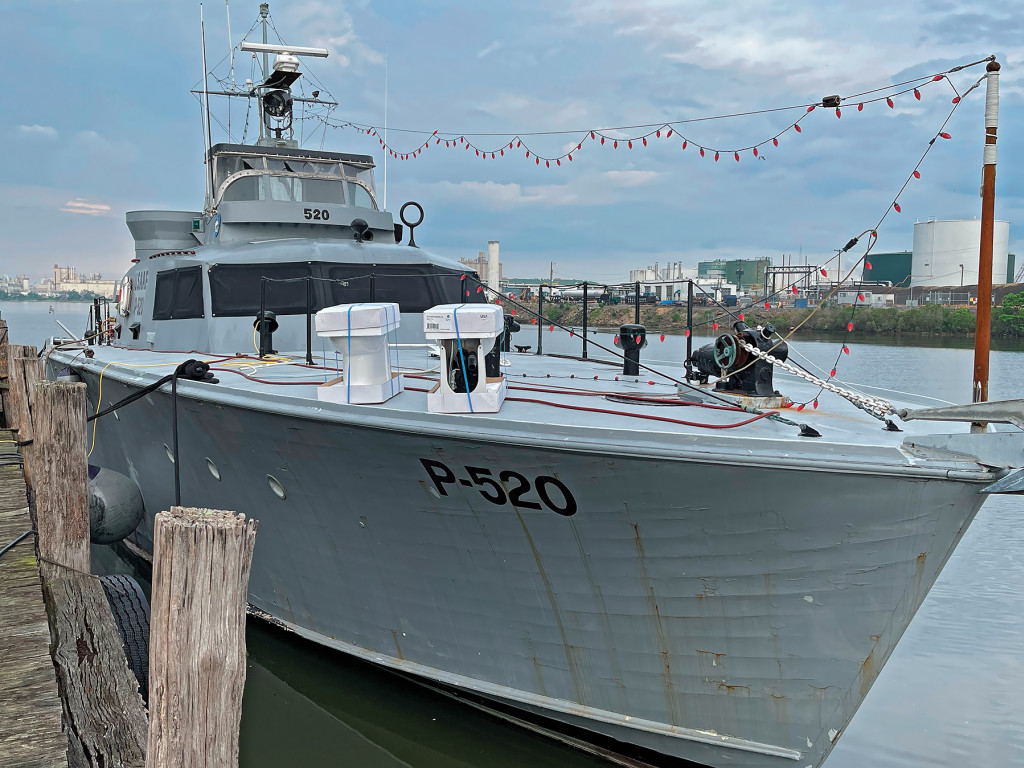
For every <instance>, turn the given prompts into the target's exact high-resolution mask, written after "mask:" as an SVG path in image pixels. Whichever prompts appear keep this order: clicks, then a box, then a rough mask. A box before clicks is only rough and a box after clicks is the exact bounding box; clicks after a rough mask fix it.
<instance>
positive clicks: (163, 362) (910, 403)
mask: <svg viewBox="0 0 1024 768" xmlns="http://www.w3.org/2000/svg"><path fill="white" fill-rule="evenodd" d="M92 349H93V350H94V351H95V358H94V359H93V360H91V361H88V363H87V362H86V361H85V360H84V359H83V356H82V354H81V352H80V351H78V350H60V351H58V352H57V353H55V354H54V356H53V357H54V362H56V360H60V361H61V362H63V363H67V362H68V361H69V359H71V358H73V361H72V365H80V366H82V367H85V366H86V365H88V367H89V368H90V369H91V370H93V371H95V370H96V368H97V367H100V368H102V367H103V366H106V365H107V364H108V363H109V364H110V365H109V367H108V368H106V371H105V376H110V377H112V378H117V379H119V380H121V381H122V382H126V383H127V382H129V381H130V382H131V383H133V384H142V385H144V384H146V383H149V382H151V381H154V380H155V379H157V378H159V377H160V376H164V375H166V374H168V373H170V372H171V371H172V370H173V367H174V366H175V365H177V364H178V363H180V362H181V361H183V360H186V359H189V358H190V357H191V358H196V359H202V360H206V361H209V362H210V364H211V369H212V371H213V373H214V375H215V376H217V378H218V379H219V380H220V383H219V384H217V385H210V384H195V383H193V382H188V381H182V382H181V383H180V384H179V391H181V392H182V393H184V394H185V395H186V396H190V397H196V396H200V397H201V393H203V392H211V394H213V392H212V389H211V386H213V387H215V388H216V389H217V390H218V392H217V394H216V395H213V396H214V397H232V398H233V399H234V397H237V398H238V399H239V400H248V401H249V404H250V406H251V407H256V408H264V407H267V404H268V403H267V401H268V400H275V401H278V402H287V403H288V404H289V405H290V406H291V407H294V408H298V409H300V410H302V409H307V413H310V414H311V415H314V418H326V419H328V420H330V419H331V418H332V415H334V416H336V417H337V418H339V419H342V420H344V418H345V417H346V414H351V415H357V417H358V418H360V419H370V418H376V419H380V420H383V421H390V420H394V422H395V423H396V424H397V423H401V424H402V425H403V426H409V425H411V424H412V423H414V422H420V423H421V426H422V425H423V424H424V423H428V424H432V425H433V426H435V427H439V428H443V427H444V426H452V425H455V424H458V425H459V428H461V429H467V428H470V424H469V422H470V421H471V420H472V421H473V422H474V424H473V428H474V429H483V430H495V431H496V432H500V433H506V432H507V433H509V434H516V435H518V437H519V438H522V437H523V435H524V434H530V433H534V434H537V435H539V434H541V433H545V432H552V431H558V430H559V429H560V428H563V427H564V428H569V429H573V430H576V431H580V430H582V431H583V432H584V433H589V434H591V435H594V436H595V439H601V440H602V441H603V442H604V443H605V444H606V445H614V444H623V443H627V444H632V443H635V442H636V441H655V442H663V443H664V442H666V441H670V442H675V441H677V440H678V438H680V437H686V438H688V439H689V440H691V441H692V440H694V439H695V438H696V439H699V441H700V444H701V445H704V446H712V445H715V444H716V443H721V442H723V441H724V442H728V443H732V442H733V440H732V439H733V438H741V439H744V442H747V443H748V444H747V448H748V449H751V448H754V447H755V445H756V443H758V442H759V441H758V440H757V439H758V438H760V439H766V440H767V441H770V442H776V441H786V442H792V444H793V445H794V448H795V450H797V451H798V452H799V451H802V450H804V448H803V446H806V447H807V449H809V450H812V451H813V452H820V451H821V450H822V449H823V446H822V445H821V444H824V443H828V444H830V445H832V446H837V445H838V446H842V449H843V451H844V452H847V453H853V454H863V455H865V456H867V455H871V454H877V452H878V448H879V447H883V448H884V449H888V450H895V449H897V448H898V447H899V446H900V445H901V443H902V441H903V438H904V437H906V436H907V435H908V434H914V433H922V434H926V433H933V432H935V431H936V429H935V425H934V424H928V423H927V422H909V423H906V424H902V423H901V424H900V427H901V428H902V429H903V430H904V432H887V431H885V430H884V429H882V424H881V423H880V422H879V421H878V420H876V419H875V418H873V417H871V416H870V415H868V414H866V413H864V412H863V411H861V410H859V409H857V408H856V407H855V406H854V405H852V404H851V403H849V402H848V401H846V400H845V399H843V398H841V397H839V396H837V395H834V394H831V393H829V392H823V393H820V395H819V388H818V387H817V386H815V385H813V384H811V383H809V382H806V381H803V380H801V379H798V378H796V377H794V376H791V375H789V374H786V373H784V372H780V371H776V374H775V387H776V389H777V390H779V391H780V392H781V393H782V394H783V395H785V396H788V397H789V398H791V399H792V400H793V402H794V403H799V402H804V401H812V400H814V398H815V396H818V401H819V407H818V408H817V409H814V408H813V407H812V406H811V405H810V404H808V405H807V406H806V408H805V409H804V410H803V411H799V412H798V411H797V409H796V408H795V407H791V408H778V409H764V410H775V411H776V412H778V413H779V414H780V415H781V416H783V417H785V418H786V419H789V420H791V421H795V422H799V423H806V424H809V425H810V426H812V427H814V428H815V429H817V430H818V431H819V432H820V433H821V439H820V440H817V441H812V440H809V439H807V438H799V437H798V435H797V432H798V430H797V428H795V427H793V426H791V425H789V424H785V423H780V422H778V421H772V420H769V419H759V420H756V421H753V422H751V423H749V424H746V425H744V426H739V427H733V428H721V427H722V425H731V424H736V423H738V422H743V421H746V420H748V419H750V418H751V414H749V413H744V412H741V411H734V410H721V409H719V408H708V407H702V405H700V404H692V403H686V402H685V400H686V399H691V398H695V399H699V400H703V401H704V403H706V404H708V405H712V406H722V405H723V403H722V401H721V400H720V399H717V398H716V397H715V393H714V390H713V388H711V387H707V386H705V387H704V388H702V389H703V391H702V392H699V393H694V392H693V391H692V390H691V389H689V388H686V387H679V386H678V385H677V384H676V383H675V382H673V381H672V380H670V379H669V378H667V377H668V376H671V377H673V378H675V379H678V380H680V381H681V380H682V379H683V369H682V367H681V366H669V365H663V364H657V365H656V366H655V364H654V363H653V362H652V363H651V365H652V367H656V368H657V369H658V370H659V371H662V372H664V373H665V374H666V376H659V375H658V374H655V373H652V372H650V371H644V370H641V372H640V375H639V376H629V377H627V376H623V375H622V373H621V368H620V367H618V366H612V365H608V364H604V363H601V362H597V361H593V360H589V361H583V360H579V359H575V358H565V357H555V356H537V355H533V354H530V353H516V352H506V353H503V354H502V358H503V361H504V362H507V363H508V365H503V367H502V372H503V373H504V374H505V376H506V377H507V379H508V382H509V390H508V396H507V399H506V401H505V403H504V405H503V406H502V408H501V410H500V411H499V412H498V413H474V414H456V415H447V414H430V413H428V409H427V396H426V392H427V390H429V389H431V388H432V387H433V386H434V384H435V383H436V381H437V369H436V366H437V365H438V360H437V358H433V357H428V355H427V353H426V350H425V349H423V348H418V349H402V350H401V354H400V363H401V370H402V372H403V373H404V374H405V377H406V379H405V386H406V391H404V392H402V393H400V394H398V395H397V396H395V397H393V398H391V399H390V400H388V401H387V402H385V403H382V404H379V405H354V406H349V405H339V404H335V403H330V402H319V403H318V402H317V400H318V397H317V389H318V388H319V387H320V386H321V385H323V384H324V383H325V382H326V381H328V380H330V379H334V378H335V377H338V376H340V375H341V374H340V372H339V371H338V370H337V368H336V367H335V366H336V365H338V362H337V360H336V357H335V355H334V354H333V353H331V352H328V354H327V356H326V359H324V358H323V357H322V356H321V352H320V350H316V351H315V352H314V367H312V368H311V367H307V366H305V365H304V354H303V353H296V352H292V353H290V354H289V353H284V354H282V355H280V356H278V357H277V358H275V359H270V358H267V359H264V360H259V359H258V358H256V357H255V356H239V357H235V358H230V359H227V358H225V357H224V356H217V355H213V354H208V353H200V352H189V353H183V352H155V351H153V352H150V351H145V350H135V349H126V348H119V347H93V348H92ZM392 354H394V352H393V353H392ZM394 360H395V358H394V357H392V361H393V362H394ZM430 369H433V370H432V371H431V370H430ZM417 370H418V371H423V372H422V373H418V372H416V371H417ZM595 377H596V378H595ZM837 383H840V384H842V382H837ZM342 386H343V385H342ZM844 386H850V385H844ZM857 389H858V390H859V391H862V392H866V393H867V394H871V395H875V396H882V397H888V398H889V399H890V400H891V401H892V402H893V403H894V404H896V405H897V407H899V406H903V407H912V408H921V407H933V406H937V405H943V404H945V403H943V402H941V401H938V400H935V399H933V398H922V397H918V396H915V395H909V394H905V393H891V392H884V391H878V390H874V389H873V388H870V387H867V386H863V385H858V386H857ZM618 395H625V396H632V397H638V396H639V397H642V398H648V399H649V398H661V399H665V400H668V401H669V402H667V403H666V404H659V403H656V402H650V401H646V402H639V401H638V402H628V401H622V400H618V399H615V398H616V396H618ZM610 398H612V399H610ZM260 401H262V402H260ZM311 401H312V402H311ZM103 405H104V406H107V405H110V403H108V402H107V397H106V395H104V403H103ZM309 406H313V407H314V410H313V411H312V412H310V411H309V410H308V409H309ZM679 422H693V423H696V424H701V425H707V426H694V425H688V424H685V423H679ZM716 427H717V428H716ZM940 431H949V432H960V431H967V427H966V425H955V424H952V425H944V426H943V429H942V430H940ZM575 437H576V438H582V437H583V435H581V434H577V435H575ZM684 442H685V441H684ZM811 442H817V443H819V446H818V447H816V448H813V449H812V448H810V446H809V443H811ZM796 446H801V447H799V448H796ZM763 447H764V448H765V449H767V448H768V446H767V445H764V446H763ZM775 448H776V449H777V448H778V446H777V445H776V446H775Z"/></svg>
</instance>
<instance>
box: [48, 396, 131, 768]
mask: <svg viewBox="0 0 1024 768" xmlns="http://www.w3.org/2000/svg"><path fill="white" fill-rule="evenodd" d="M32 393H33V401H34V404H35V410H34V416H35V423H34V431H33V438H32V439H33V440H34V448H35V453H36V458H37V462H36V469H37V471H36V478H35V490H36V502H37V507H36V516H37V525H38V530H39V532H40V537H39V551H40V570H41V572H42V576H43V595H44V597H45V599H46V607H47V613H48V614H49V619H50V636H51V650H52V653H53V663H54V665H55V666H56V669H57V682H58V686H59V688H60V693H61V699H62V702H63V707H64V723H65V730H66V733H67V739H68V763H69V766H70V768H102V767H103V766H107V767H108V768H109V766H123V768H143V766H144V764H145V754H146V731H147V723H146V709H145V705H144V704H143V702H142V697H141V696H140V695H139V690H138V683H137V682H136V680H135V677H134V676H133V675H132V673H131V671H130V670H129V669H128V664H127V661H126V660H125V654H124V649H123V647H122V643H121V636H120V634H119V632H118V629H117V625H116V624H115V623H114V618H113V615H112V614H111V611H110V606H109V604H108V603H107V598H106V595H105V594H104V592H103V586H102V585H101V584H100V581H99V579H98V578H96V577H95V576H92V575H91V574H90V573H89V512H88V496H87V494H88V490H87V489H88V475H87V471H88V470H87V464H86V456H85V411H86V399H85V385H84V384H73V383H70V382H48V381H47V382H39V383H36V384H35V385H33V389H32Z"/></svg>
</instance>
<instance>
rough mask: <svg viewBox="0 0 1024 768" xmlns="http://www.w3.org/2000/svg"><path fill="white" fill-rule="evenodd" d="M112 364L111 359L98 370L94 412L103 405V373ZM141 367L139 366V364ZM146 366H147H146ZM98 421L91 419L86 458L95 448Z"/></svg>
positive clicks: (98, 410) (97, 411)
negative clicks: (90, 432)
mask: <svg viewBox="0 0 1024 768" xmlns="http://www.w3.org/2000/svg"><path fill="white" fill-rule="evenodd" d="M113 364H114V362H113V361H111V362H109V363H107V364H106V365H104V366H103V370H102V371H100V381H99V391H98V392H97V393H96V413H99V412H100V409H101V408H102V407H103V374H104V373H106V372H107V368H109V367H110V366H112V365H113ZM140 367H141V366H140ZM147 367H148V366H147ZM98 423H99V419H93V420H92V445H90V446H89V452H88V453H87V454H85V457H86V458H89V457H90V456H92V452H93V451H94V450H95V448H96V425H97V424H98Z"/></svg>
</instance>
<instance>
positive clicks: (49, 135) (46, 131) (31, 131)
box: [18, 125, 57, 139]
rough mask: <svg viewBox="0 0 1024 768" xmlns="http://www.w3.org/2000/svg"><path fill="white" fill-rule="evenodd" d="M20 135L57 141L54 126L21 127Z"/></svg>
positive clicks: (19, 129) (19, 127) (19, 128)
mask: <svg viewBox="0 0 1024 768" xmlns="http://www.w3.org/2000/svg"><path fill="white" fill-rule="evenodd" d="M18 133H20V134H21V135H22V136H32V137H35V138H41V139H56V138H57V129H56V128H54V127H53V126H52V125H19V126H18Z"/></svg>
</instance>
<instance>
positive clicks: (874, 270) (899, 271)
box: [864, 251, 914, 288]
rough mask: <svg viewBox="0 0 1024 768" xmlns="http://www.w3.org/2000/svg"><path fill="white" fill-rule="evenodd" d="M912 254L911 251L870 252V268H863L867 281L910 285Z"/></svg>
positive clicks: (903, 285)
mask: <svg viewBox="0 0 1024 768" xmlns="http://www.w3.org/2000/svg"><path fill="white" fill-rule="evenodd" d="M913 260H914V254H913V253H912V252H911V251H896V252H893V253H872V254H871V255H870V256H868V263H869V264H871V269H868V268H867V267H865V268H864V280H865V281H867V282H879V283H892V284H893V285H895V286H902V287H904V288H905V287H906V286H908V285H910V273H911V265H912V263H913Z"/></svg>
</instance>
